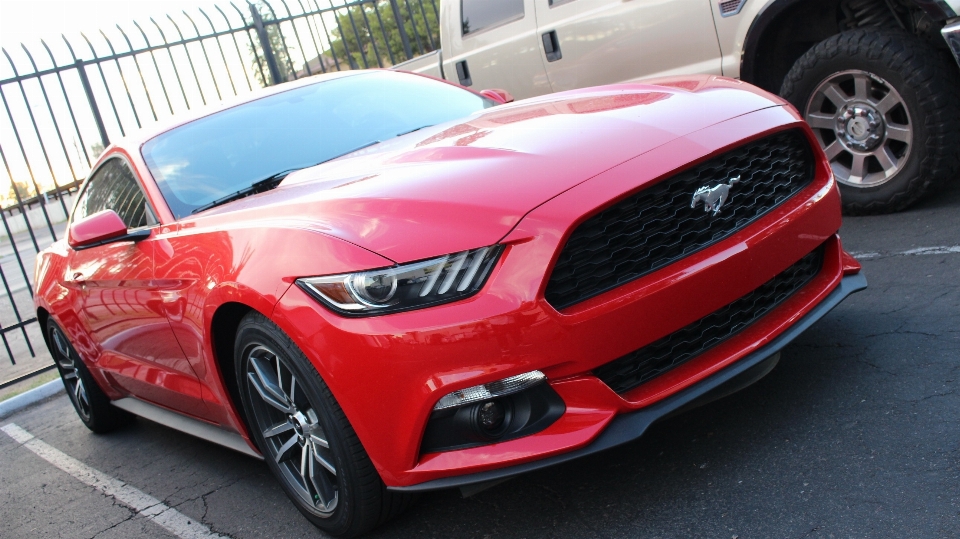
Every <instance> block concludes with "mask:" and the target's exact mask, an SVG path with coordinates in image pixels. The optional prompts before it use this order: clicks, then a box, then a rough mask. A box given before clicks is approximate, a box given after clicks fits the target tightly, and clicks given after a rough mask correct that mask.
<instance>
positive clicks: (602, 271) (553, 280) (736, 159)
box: [545, 130, 813, 310]
mask: <svg viewBox="0 0 960 539" xmlns="http://www.w3.org/2000/svg"><path fill="white" fill-rule="evenodd" d="M737 176H740V181H739V182H737V183H736V184H735V185H734V186H733V187H732V188H731V189H730V197H729V199H728V201H727V202H726V203H725V204H724V205H723V207H722V209H721V211H720V213H719V214H717V215H715V216H714V215H713V214H712V212H711V213H708V212H705V211H704V205H703V203H700V204H698V205H697V207H696V208H691V207H690V202H691V200H692V198H693V193H694V192H695V191H696V190H697V189H699V188H700V187H703V186H709V187H713V186H716V185H719V184H721V183H728V181H729V180H730V179H731V178H735V177H737ZM812 180H813V154H812V152H811V151H810V145H809V143H808V142H807V139H806V138H805V137H804V136H803V133H802V132H800V131H797V130H793V131H786V132H782V133H778V134H775V135H772V136H769V137H765V138H763V139H760V140H757V141H754V142H751V143H749V144H745V145H744V146H741V147H739V148H736V149H734V150H731V151H729V152H727V153H725V154H723V155H720V156H718V157H716V158H714V159H711V160H709V161H707V162H704V163H702V164H700V165H698V166H696V167H694V168H693V169H690V170H687V171H684V172H681V173H679V174H677V175H675V176H673V177H670V178H668V179H666V180H664V181H661V182H659V183H657V184H656V185H653V186H651V187H649V188H647V189H644V190H642V191H640V192H638V193H636V194H635V195H632V196H630V197H628V198H626V199H624V200H622V201H620V202H618V203H617V204H615V205H613V206H611V207H610V208H607V209H605V210H603V211H601V212H600V213H598V214H596V215H594V216H593V217H590V218H589V219H587V220H586V221H584V222H583V223H582V224H580V226H578V227H577V229H576V230H574V232H573V234H571V235H570V239H569V240H567V243H566V245H565V246H564V247H563V251H562V252H561V253H560V257H559V259H558V260H557V265H556V267H554V269H553V273H552V274H551V275H550V281H549V282H548V283H547V289H546V291H545V297H546V299H547V301H548V302H549V303H550V304H551V305H553V307H554V308H555V309H558V310H559V309H564V308H566V307H569V306H571V305H574V304H576V303H578V302H580V301H583V300H585V299H588V298H591V297H593V296H596V295H598V294H601V293H603V292H606V291H607V290H610V289H612V288H615V287H617V286H620V285H621V284H623V283H626V282H628V281H632V280H633V279H636V278H638V277H640V276H642V275H644V274H647V273H650V272H651V271H654V270H656V269H659V268H662V267H663V266H666V265H667V264H670V263H672V262H675V261H677V260H679V259H681V258H683V257H685V256H687V255H690V254H691V253H694V252H696V251H699V250H700V249H703V248H704V247H707V246H709V245H711V244H713V243H716V242H718V241H720V240H721V239H723V238H725V237H727V236H729V235H731V234H733V233H734V232H736V231H737V230H740V229H741V228H743V227H745V226H746V225H748V224H749V223H751V222H752V221H754V220H756V219H758V218H759V217H760V216H762V215H763V214H765V213H767V212H768V211H770V210H772V209H773V208H775V207H777V206H778V205H780V204H781V203H783V201H785V200H786V199H788V198H790V197H791V196H792V195H794V194H796V193H797V192H798V191H800V190H801V189H803V188H804V187H806V186H807V185H808V184H809V183H810V182H811V181H812Z"/></svg>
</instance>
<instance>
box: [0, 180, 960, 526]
mask: <svg viewBox="0 0 960 539" xmlns="http://www.w3.org/2000/svg"><path fill="white" fill-rule="evenodd" d="M842 237H843V240H844V244H845V246H846V247H847V248H848V249H849V250H851V251H854V252H856V253H859V254H861V255H862V263H863V266H864V271H865V272H866V275H867V278H868V280H869V283H870V288H869V289H867V290H866V291H864V292H861V293H859V294H856V295H854V296H851V297H850V298H848V299H847V300H846V301H845V302H844V303H843V304H841V305H840V306H839V307H838V308H837V309H835V310H834V311H833V312H832V313H830V314H829V315H827V316H826V317H825V318H824V319H822V320H821V321H820V322H818V323H817V324H816V325H815V326H813V327H812V328H811V329H810V330H809V331H807V332H806V333H805V334H804V335H803V336H802V337H801V338H800V339H799V340H797V341H796V342H794V343H793V344H792V345H790V346H789V347H788V348H787V349H786V350H785V351H784V353H783V357H782V360H781V362H780V364H779V366H777V368H776V369H774V370H773V372H771V373H770V374H769V375H768V376H767V377H766V378H764V379H762V380H761V381H760V382H758V383H757V384H755V385H753V386H751V387H749V388H747V389H745V390H744V391H741V392H740V393H737V394H735V395H733V396H730V397H728V398H726V399H724V400H721V401H718V402H715V403H713V404H711V405H709V406H707V407H704V408H700V409H697V410H694V411H691V412H688V413H686V414H684V415H681V416H678V417H675V418H672V419H670V420H667V421H664V422H662V423H660V424H658V425H656V426H654V427H653V428H652V429H651V430H650V431H649V432H648V433H647V434H646V435H645V436H644V437H643V438H642V439H641V440H639V441H637V442H634V443H631V444H628V445H626V446H622V447H619V448H615V449H613V450H610V451H607V452H605V453H602V454H599V455H595V456H590V457H587V458H583V459H580V460H577V461H574V462H570V463H567V464H563V465H560V466H556V467H554V468H551V469H547V470H543V471H539V472H535V473H531V474H528V475H525V476H522V477H519V478H516V479H513V480H511V481H509V482H506V483H504V484H501V485H499V486H496V487H494V488H492V489H489V490H486V491H484V492H481V493H480V494H477V495H475V496H473V497H471V498H466V499H464V498H462V497H461V496H460V495H459V493H458V492H457V491H444V492H435V493H430V494H427V495H424V496H422V497H421V498H420V500H419V502H418V503H417V504H416V505H415V506H414V507H413V508H412V509H411V510H409V511H408V512H407V513H405V514H404V515H403V516H401V517H400V518H399V519H397V520H395V521H393V522H391V523H390V524H388V525H386V526H384V527H383V528H381V529H379V530H378V531H377V532H375V533H373V534H372V535H370V537H399V538H412V537H443V538H447V537H458V538H474V537H475V538H478V539H483V538H495V537H505V538H512V537H526V538H540V537H570V538H581V537H604V538H606V537H650V538H667V537H670V538H674V537H677V538H681V537H682V538H693V537H705V538H732V539H741V538H743V539H745V538H772V537H788V538H861V537H862V538H885V537H890V538H894V537H895V538H903V537H909V538H956V537H960V428H958V420H960V394H958V392H957V385H958V383H960V382H958V378H960V182H956V185H955V186H954V188H953V189H951V190H950V191H949V192H946V193H942V194H941V195H939V196H937V197H933V198H932V199H930V200H928V201H927V202H925V203H923V204H921V205H918V206H917V207H915V208H913V209H911V210H909V211H907V212H904V213H900V214H896V215H888V216H879V217H859V218H848V219H846V221H845V224H844V226H843V229H842ZM10 424H15V425H17V426H18V427H20V429H22V430H16V429H14V428H13V427H9V425H10ZM0 426H6V427H4V428H5V429H6V430H5V431H4V432H6V434H5V433H4V432H0V536H2V537H4V538H9V539H15V538H34V537H78V538H92V537H97V538H110V537H150V538H153V537H177V536H180V537H212V536H216V535H221V536H229V537H235V538H254V537H277V538H286V537H290V538H295V537H319V536H321V535H320V534H319V533H318V532H317V531H316V530H315V529H314V528H313V527H312V526H311V525H310V524H308V523H307V521H306V520H304V519H303V518H302V517H301V516H300V514H299V513H298V512H297V511H296V510H295V509H294V507H293V506H292V505H291V504H290V503H289V502H288V500H287V499H286V497H285V496H284V494H283V492H282V491H281V490H280V488H279V486H278V485H277V484H276V482H275V481H274V480H273V478H272V477H271V476H270V474H269V472H268V470H267V468H266V466H265V465H264V464H262V463H260V462H258V461H256V460H253V459H250V458H247V457H244V456H242V455H240V454H236V453H233V452H230V451H229V450H225V449H221V448H219V447H216V446H213V445H211V444H208V443H206V442H203V441H200V440H197V439H194V438H191V437H189V436H186V435H183V434H180V433H177V432H175V431H172V430H169V429H167V428H164V427H161V426H159V425H156V424H153V423H151V422H149V421H146V420H139V421H138V422H136V423H135V424H134V425H132V426H131V427H129V428H126V429H124V430H122V431H119V432H116V433H113V434H110V435H104V436H101V435H94V434H91V433H90V432H88V431H87V430H86V429H85V428H84V427H83V425H82V424H81V423H80V421H79V420H78V419H77V418H76V416H75V414H74V412H73V410H72V409H71V408H70V404H69V401H68V400H67V399H66V397H64V396H61V397H57V398H54V399H52V400H49V401H47V402H45V403H43V404H40V405H38V406H35V407H33V408H30V409H27V410H24V411H21V412H19V413H17V414H15V415H13V416H11V417H8V418H5V419H3V420H0ZM11 432H12V433H13V435H11V434H10V433H11ZM24 433H28V434H24ZM30 435H32V436H33V437H34V438H33V439H32V440H29V441H26V443H23V444H21V443H20V442H23V441H25V440H28V438H27V437H28V436H30ZM15 436H19V440H20V442H18V441H16V440H15ZM91 470H93V471H91ZM98 474H99V475H98ZM111 489H112V490H111ZM138 493H139V494H138ZM130 500H133V501H130ZM143 500H147V501H143ZM151 500H152V501H151ZM154 502H156V503H154ZM138 504H140V505H138ZM144 505H145V506H146V507H144ZM131 507H136V508H137V509H131ZM191 534H192V535H191Z"/></svg>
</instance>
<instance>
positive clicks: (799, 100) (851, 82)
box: [780, 29, 960, 215]
mask: <svg viewBox="0 0 960 539" xmlns="http://www.w3.org/2000/svg"><path fill="white" fill-rule="evenodd" d="M780 95H781V96H783V97H784V98H786V99H787V100H788V101H790V103H792V104H793V105H794V106H795V107H796V108H797V109H798V110H799V111H800V114H801V115H803V117H804V119H805V120H807V122H808V123H809V124H810V126H811V127H812V128H813V131H814V133H815V134H816V136H817V138H818V140H819V141H820V143H821V146H822V147H823V148H824V151H825V152H826V153H827V157H828V158H829V159H830V164H831V167H832V168H833V170H834V175H835V176H836V178H837V182H838V184H839V186H840V194H841V199H842V201H843V209H844V212H845V213H846V214H848V215H865V214H879V213H889V212H895V211H900V210H903V209H905V208H907V207H908V206H910V205H911V204H913V203H914V202H916V201H917V200H919V199H920V198H922V197H924V196H925V195H927V194H929V193H930V192H932V191H933V190H934V189H935V188H936V187H937V186H938V185H939V184H942V183H943V182H945V181H947V180H951V179H953V176H954V175H955V174H956V172H957V170H958V168H960V153H958V152H957V148H958V147H960V104H958V97H960V74H958V73H957V66H956V65H955V64H954V63H953V62H952V61H951V59H950V58H948V57H947V56H946V55H945V54H942V53H941V51H938V50H937V49H935V48H933V47H932V46H931V45H929V44H928V43H926V42H924V41H923V40H921V39H920V38H918V37H916V36H913V35H910V34H907V33H904V32H897V31H887V30H878V29H859V30H851V31H848V32H843V33H841V34H837V35H835V36H833V37H830V38H829V39H826V40H824V41H822V42H820V43H818V44H817V45H815V46H814V47H813V48H811V49H810V50H809V51H807V52H806V54H804V55H803V56H801V57H800V59H799V60H797V61H796V63H795V64H794V65H793V68H792V69H791V70H790V72H789V73H788V74H787V76H786V78H785V79H784V81H783V86H782V88H781V89H780Z"/></svg>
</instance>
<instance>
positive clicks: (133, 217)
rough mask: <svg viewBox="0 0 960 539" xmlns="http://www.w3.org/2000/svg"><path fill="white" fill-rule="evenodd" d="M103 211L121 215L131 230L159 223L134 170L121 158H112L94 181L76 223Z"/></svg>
mask: <svg viewBox="0 0 960 539" xmlns="http://www.w3.org/2000/svg"><path fill="white" fill-rule="evenodd" d="M103 210H113V211H115V212H117V215H119V216H120V219H122V220H123V222H124V224H126V225H127V228H130V229H133V228H140V227H144V226H150V225H155V224H157V219H156V217H154V215H153V211H151V210H150V207H149V206H148V205H147V199H146V197H145V196H144V194H143V190H142V189H140V184H138V183H137V179H136V178H134V177H133V171H131V170H130V167H129V166H128V165H127V163H126V161H124V160H123V159H120V158H113V159H110V160H109V161H107V162H106V163H104V164H103V165H101V166H100V168H98V169H97V172H96V173H94V175H93V177H92V178H90V181H89V182H87V187H86V189H84V190H83V193H82V194H81V195H80V199H79V200H77V205H76V207H75V208H74V210H73V219H72V221H77V220H79V219H83V218H84V217H87V216H88V215H93V214H95V213H97V212H99V211H103Z"/></svg>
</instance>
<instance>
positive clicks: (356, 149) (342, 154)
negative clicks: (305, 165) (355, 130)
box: [311, 140, 380, 167]
mask: <svg viewBox="0 0 960 539" xmlns="http://www.w3.org/2000/svg"><path fill="white" fill-rule="evenodd" d="M374 144H380V141H379V140H374V141H372V142H368V143H366V144H364V145H362V146H357V147H356V148H354V149H352V150H347V151H345V152H343V153H341V154H337V155H335V156H333V157H328V158H326V159H324V160H323V161H320V162H319V163H316V164H314V165H311V166H314V167H315V166H317V165H322V164H324V163H326V162H327V161H333V160H334V159H338V158H340V157H343V156H345V155H349V154H352V153H353V152H359V151H360V150H362V149H364V148H369V147H370V146H373V145H374Z"/></svg>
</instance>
